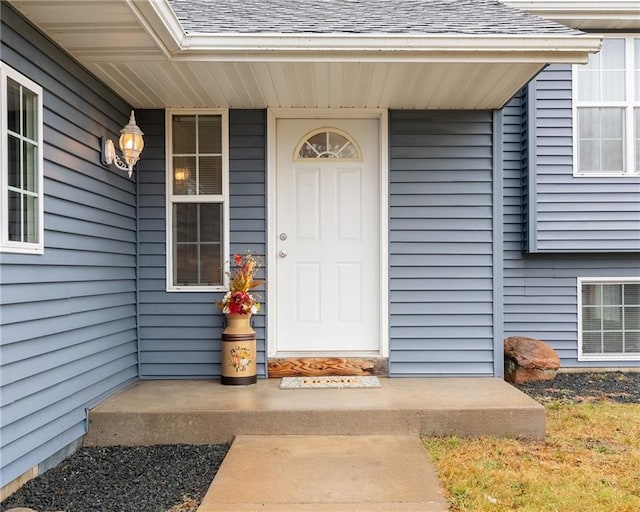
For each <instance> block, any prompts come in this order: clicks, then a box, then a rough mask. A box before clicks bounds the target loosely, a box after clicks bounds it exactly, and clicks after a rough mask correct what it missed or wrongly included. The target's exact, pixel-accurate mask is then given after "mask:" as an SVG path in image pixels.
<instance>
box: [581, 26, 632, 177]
mask: <svg viewBox="0 0 640 512" xmlns="http://www.w3.org/2000/svg"><path fill="white" fill-rule="evenodd" d="M574 84H575V91H574V93H575V94H574V108H575V111H574V120H575V130H574V137H575V155H576V158H575V162H576V170H575V172H576V175H579V176H595V175H600V176H601V175H620V176H624V175H627V176H628V175H633V174H636V173H638V172H639V171H638V169H639V165H640V135H639V133H638V126H639V124H640V121H639V120H638V119H639V118H640V38H637V37H612V38H605V39H604V41H603V44H602V50H601V51H600V52H599V53H597V54H594V55H591V56H590V57H589V62H588V63H587V64H584V65H577V66H574Z"/></svg>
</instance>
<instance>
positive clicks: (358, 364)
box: [268, 356, 389, 379]
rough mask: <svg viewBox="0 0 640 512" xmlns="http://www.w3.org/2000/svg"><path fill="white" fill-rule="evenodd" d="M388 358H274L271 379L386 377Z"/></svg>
mask: <svg viewBox="0 0 640 512" xmlns="http://www.w3.org/2000/svg"><path fill="white" fill-rule="evenodd" d="M388 374H389V371H388V359H387V358H386V357H347V356H344V357H340V356H324V357H273V358H269V359H268V375H269V378H273V379H279V378H282V377H320V376H323V375H341V376H362V375H375V376H378V377H386V376H387V375H388Z"/></svg>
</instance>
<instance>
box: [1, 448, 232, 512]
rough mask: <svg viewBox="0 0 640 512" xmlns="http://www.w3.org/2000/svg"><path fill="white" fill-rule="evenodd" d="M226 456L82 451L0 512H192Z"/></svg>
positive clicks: (191, 451)
mask: <svg viewBox="0 0 640 512" xmlns="http://www.w3.org/2000/svg"><path fill="white" fill-rule="evenodd" d="M227 450H228V446H227V445H199V446H192V445H170V446H134V447H123V446H110V447H97V448H96V447H87V448H81V449H80V450H78V451H77V452H76V453H74V454H73V455H71V456H70V457H69V458H67V459H65V460H64V461H63V462H62V463H60V464H59V465H58V466H56V467H55V468H53V469H50V470H49V471H47V472H46V473H43V474H42V475H40V476H39V477H37V478H35V479H33V480H31V481H30V482H27V484H25V485H24V486H23V487H22V488H21V489H20V490H18V492H16V493H15V494H13V495H12V496H10V497H9V498H7V499H6V500H5V501H3V502H2V507H1V510H2V511H5V510H8V509H10V508H14V507H28V508H32V509H35V510H37V511H39V512H45V511H64V512H94V511H95V512H167V511H171V512H193V511H195V510H196V509H197V507H198V504H199V503H200V501H201V500H202V498H203V496H204V494H205V493H206V491H207V489H208V488H209V486H210V485H211V481H212V480H213V477H214V476H215V474H216V471H217V470H218V468H219V467H220V464H221V463H222V459H223V458H224V456H225V455H226V453H227Z"/></svg>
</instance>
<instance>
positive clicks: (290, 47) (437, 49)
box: [174, 34, 601, 63]
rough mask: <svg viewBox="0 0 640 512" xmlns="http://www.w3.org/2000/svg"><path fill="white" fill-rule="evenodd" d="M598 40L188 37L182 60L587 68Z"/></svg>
mask: <svg viewBox="0 0 640 512" xmlns="http://www.w3.org/2000/svg"><path fill="white" fill-rule="evenodd" d="M600 45H601V38H600V37H597V36H593V35H587V34H585V35H572V36H568V35H564V36H549V35H543V36H535V35H531V36H499V35H492V36H486V35H482V36H478V35H464V34H463V35H461V34H450V35H389V34H381V35H363V34H355V35H353V34H352V35H345V34H312V35H310V34H216V35H210V34H193V35H189V34H187V35H186V36H185V39H184V41H183V46H182V48H183V50H182V51H181V52H179V53H178V54H174V59H176V60H220V61H225V60H229V61H231V60H233V61H238V60H241V61H254V62H255V61H274V60H294V59H295V60H297V61H308V62H314V61H332V60H340V61H349V60H359V61H363V60H364V61H372V62H376V61H380V62H382V61H385V62H386V61H407V62H411V61H416V62H445V61H447V62H482V61H486V62H496V61H499V62H545V63H551V62H567V63H584V62H586V61H587V58H588V55H589V53H593V52H596V51H599V49H600Z"/></svg>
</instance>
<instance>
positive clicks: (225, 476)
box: [198, 435, 448, 512]
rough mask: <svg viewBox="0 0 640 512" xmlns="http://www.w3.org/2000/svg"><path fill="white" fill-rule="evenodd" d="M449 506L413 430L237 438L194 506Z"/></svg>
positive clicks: (281, 510) (234, 509) (409, 510)
mask: <svg viewBox="0 0 640 512" xmlns="http://www.w3.org/2000/svg"><path fill="white" fill-rule="evenodd" d="M446 510H448V506H447V502H446V500H445V498H444V496H443V493H442V490H441V488H440V483H439V480H438V477H437V475H436V473H435V470H434V468H433V465H432V464H431V461H430V460H429V457H428V455H427V453H426V451H425V449H424V447H423V446H422V443H421V441H420V439H419V438H418V437H417V436H258V435H256V436H238V437H236V439H235V441H234V442H233V445H232V446H231V449H230V450H229V453H228V454H227V456H226V457H225V459H224V462H223V463H222V466H221V467H220V470H219V471H218V474H217V475H216V477H215V479H214V481H213V483H212V485H211V487H210V488H209V491H208V492H207V494H206V496H205V497H204V499H203V501H202V504H201V505H200V507H199V508H198V512H248V511H263V512H306V511H314V512H363V511H369V512H378V511H379V512H417V511H420V512H442V511H446Z"/></svg>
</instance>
